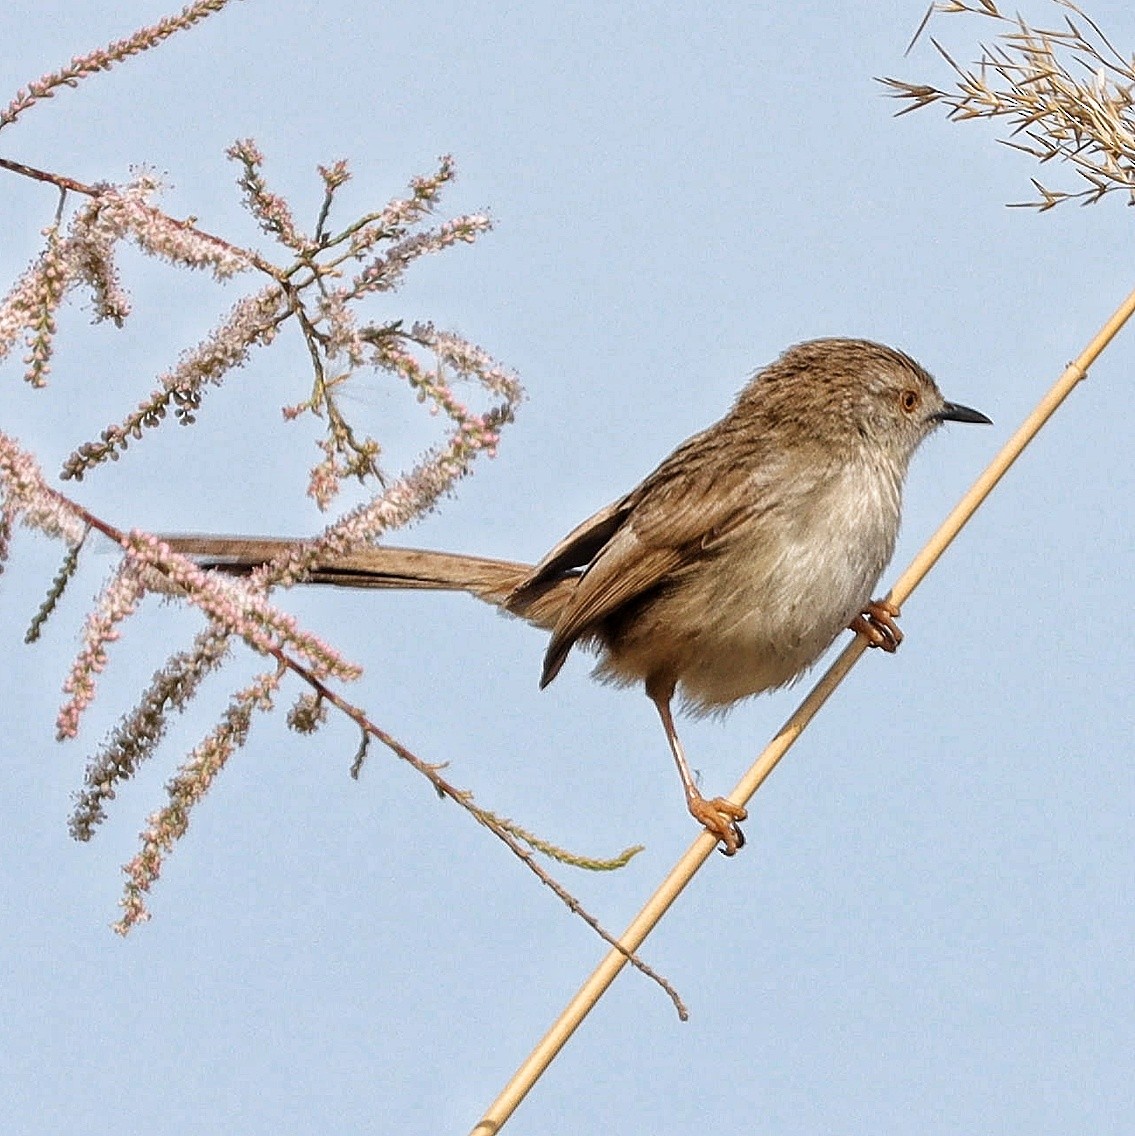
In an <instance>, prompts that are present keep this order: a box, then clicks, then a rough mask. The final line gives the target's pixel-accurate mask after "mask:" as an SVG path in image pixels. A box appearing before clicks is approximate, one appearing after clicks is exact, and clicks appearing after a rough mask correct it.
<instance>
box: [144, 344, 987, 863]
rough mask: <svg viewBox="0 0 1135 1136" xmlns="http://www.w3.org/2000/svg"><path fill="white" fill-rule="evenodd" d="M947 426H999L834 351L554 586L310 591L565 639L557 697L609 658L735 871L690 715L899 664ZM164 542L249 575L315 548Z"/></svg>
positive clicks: (427, 584) (781, 385) (739, 412)
mask: <svg viewBox="0 0 1135 1136" xmlns="http://www.w3.org/2000/svg"><path fill="white" fill-rule="evenodd" d="M946 421H953V422H985V423H988V422H989V419H988V418H986V417H985V415H984V414H981V413H979V412H978V411H976V410H971V409H970V408H969V407H966V406H960V405H958V404H957V403H953V402H947V401H946V400H945V399H944V398H943V397H942V395H941V393H940V392H939V390H938V387H937V386H936V385H935V382H934V380H933V379H932V378H931V376H930V375H929V374H928V373H927V372H926V371H925V370H923V368H922V367H920V366H919V365H918V364H917V363H916V362H915V361H914V360H913V359H911V358H910V357H909V356H907V355H904V354H903V353H902V352H901V351H896V350H894V349H892V348H890V347H884V346H882V345H881V344H878V343H870V342H868V341H866V340H859V339H817V340H813V341H811V342H808V343H801V344H799V345H798V346H796V347H792V348H790V349H789V350H788V351H786V352H785V353H784V354H783V355H782V356H781V357H780V358H779V359H778V360H777V361H776V362H775V363H773V364H771V365H770V366H768V367H766V368H765V369H764V370H762V371H760V372H758V373H757V374H756V375H755V376H754V377H753V379H752V380H751V381H750V382H749V383H748V384H747V385H746V386H745V388H744V389H743V390H742V391H741V393H740V395H739V396H738V397H737V401H736V402H735V403H734V405H733V409H732V410H730V412H729V413H728V414H727V415H726V416H725V417H724V418H722V419H721V420H720V421H719V422H717V423H715V424H714V425H712V426H710V427H709V428H708V429H707V430H703V431H702V432H701V433H700V434H695V435H694V436H693V437H692V438H690V439H689V440H688V441H687V442H685V443H683V444H682V445H681V446H679V447H678V449H676V450H675V451H674V452H673V453H672V454H671V455H670V456H669V457H668V458H667V459H666V460H665V461H663V462H662V464H661V465H660V466H659V467H658V468H657V469H656V470H655V471H654V472H653V473H651V474H650V475H649V476H648V477H647V478H646V480H645V481H643V482H642V483H641V484H639V485H638V486H637V487H636V488H634V489H632V490H631V491H630V493H628V494H627V495H626V496H625V497H621V498H620V499H619V500H618V501H616V502H614V504H611V505H608V506H607V507H606V508H605V509H601V510H600V511H599V512H598V513H596V514H595V515H594V516H593V517H590V518H589V519H588V520H586V521H584V522H583V524H581V525H580V526H579V527H578V528H576V529H574V530H573V531H572V532H570V533H569V534H568V535H567V536H566V537H564V539H563V540H562V541H560V543H559V544H557V545H556V546H555V548H553V549H552V550H551V551H550V552H549V553H548V554H547V556H545V557H544V559H543V560H541V561H540V563H539V564H537V565H536V566H535V567H533V566H532V565H529V564H517V563H513V562H510V561H503V560H491V559H487V558H484V557H478V556H463V555H458V554H452V553H445V552H426V551H420V550H416V549H399V548H384V547H376V548H372V549H367V550H365V551H363V552H359V553H356V554H354V555H352V556H348V557H343V558H341V559H337V560H336V561H334V562H333V563H327V564H319V565H317V566H316V568H315V569H314V571H313V572H312V573H311V576H310V578H309V579H310V581H311V582H313V583H326V584H337V585H341V586H346V587H369V588H429V589H442V590H451V591H465V592H469V593H471V594H472V595H474V596H477V597H478V598H479V599H482V600H485V601H486V602H488V603H491V604H493V605H495V606H496V607H499V608H501V609H502V610H504V611H506V612H508V613H510V614H512V615H516V616H519V617H520V618H522V619H525V620H527V621H528V622H529V623H531V624H534V625H535V626H536V627H540V628H543V629H544V630H547V631H550V632H551V633H552V637H551V640H550V642H549V643H548V647H547V651H546V653H545V655H544V670H543V674H542V675H541V678H540V685H541V687H544V686H547V685H548V683H550V682H551V681H552V679H554V678H555V677H556V675H557V674H558V673H559V671H560V668H561V667H562V666H563V664H564V660H565V659H566V658H567V656H568V653H569V652H570V651H571V649H572V647H573V646H575V644H577V643H581V644H585V645H587V646H591V647H594V648H597V649H598V651H599V656H600V657H599V664H598V666H597V667H596V671H595V673H596V675H597V676H598V677H599V678H601V679H604V680H607V681H611V682H614V683H616V684H619V685H631V684H633V683H640V682H641V683H642V684H643V686H644V688H645V690H646V694H647V696H648V697H649V698H650V700H651V701H652V702H653V703H654V705H655V706H656V707H657V709H658V713H659V716H660V717H661V719H662V725H663V728H664V729H665V731H666V737H667V740H668V741H669V743H670V750H671V752H672V754H673V756H674V760H675V762H676V763H677V766H678V772H679V774H680V776H681V778H682V785H683V787H684V789H685V794H686V802H687V805H688V806H689V810H690V812H691V813H692V814H693V816H694V817H695V818H696V819H697V820H698V821H699V823H701V824H703V825H704V826H705V827H706V828H707V829H708V830H709V831H710V832H711V833H712V834H713V835H714V836H715V837H717V839H718V840H719V841H720V842H721V847H722V851H724V852H725V853H726V854H727V855H732V854H733V853H734V852H736V851H737V849H738V848H740V847H741V846H742V844H743V843H744V836H743V835H742V833H741V829H740V828H739V825H738V822H739V821H742V820H744V819H745V816H746V812H745V809H744V808H742V807H741V806H740V805H737V804H734V803H733V802H732V801H729V800H726V799H725V798H723V797H716V798H714V799H712V800H707V799H706V798H705V797H703V796H702V794H701V793H700V792H699V791H698V788H697V786H696V784H695V783H694V778H693V775H692V773H691V772H690V768H689V765H688V763H687V761H686V758H685V755H684V753H683V751H682V745H681V742H680V741H679V739H678V734H677V731H676V730H675V727H674V720H673V717H672V715H671V702H672V700H673V698H674V695H675V693H676V692H677V693H678V694H679V695H680V697H681V698H682V701H683V704H684V705H685V707H686V708H687V709H689V710H690V711H692V712H693V713H695V714H699V713H711V712H713V711H717V710H723V709H725V708H727V707H729V706H731V705H733V704H734V703H736V702H738V701H740V700H741V699H743V698H748V697H750V696H751V695H754V694H759V693H761V692H762V691H765V690H772V689H774V688H776V687H780V686H784V685H785V684H787V683H789V682H791V681H792V680H793V679H795V678H797V677H798V676H799V675H801V674H802V673H803V672H804V671H806V670H807V669H808V668H809V667H810V666H812V664H813V663H815V662H816V660H817V659H819V657H820V656H821V655H822V654H823V653H824V652H825V651H826V650H827V648H828V647H829V646H830V645H831V643H832V642H833V641H834V640H835V638H836V636H837V635H838V634H839V632H840V631H841V630H843V629H845V628H850V629H851V630H853V631H855V632H856V633H857V634H859V635H862V636H864V637H865V638H866V639H867V640H868V642H869V643H870V645H871V646H873V647H882V648H883V649H884V650H885V651H890V652H893V651H895V650H896V649H897V647H898V645H899V643H900V642H901V640H902V632H901V631H900V630H899V628H898V625H897V624H896V623H895V618H896V617H897V616H898V614H899V613H898V610H897V609H896V608H895V607H894V606H893V605H891V604H888V603H886V602H881V601H873V602H872V601H871V599H870V597H871V591H872V589H873V588H874V587H875V585H876V583H877V582H878V580H879V577H880V575H882V572H883V569H884V568H885V567H886V565H887V563H888V562H889V560H890V558H891V554H892V553H893V551H894V546H895V540H896V538H897V536H898V530H899V520H900V512H901V503H902V489H903V483H904V481H905V479H906V473H907V467H908V465H909V462H910V459H911V457H912V455H913V454H914V451H915V450H916V449H917V448H918V446H919V444H920V443H921V442H922V441H923V439H924V438H926V437H927V436H929V435H930V434H931V433H932V432H933V431H934V430H935V429H937V427H938V426H939V425H940V424H941V423H942V422H946ZM163 539H165V540H166V541H167V543H168V544H169V545H170V546H171V548H173V549H174V550H175V551H178V552H182V553H185V554H187V555H191V556H194V557H197V558H198V559H199V560H200V561H201V563H202V564H203V565H204V566H206V567H211V568H216V569H218V570H221V571H225V572H230V573H247V572H249V571H251V570H252V569H253V568H254V567H256V566H257V565H260V564H263V563H265V562H266V561H269V560H271V559H273V558H274V557H276V556H280V555H283V554H285V553H286V552H287V551H288V549H289V548H290V547H291V546H293V545H294V544H296V543H298V542H295V541H289V540H277V539H253V538H242V537H212V536H167V537H164V538H163Z"/></svg>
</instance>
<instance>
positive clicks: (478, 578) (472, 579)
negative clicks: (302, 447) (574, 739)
mask: <svg viewBox="0 0 1135 1136" xmlns="http://www.w3.org/2000/svg"><path fill="white" fill-rule="evenodd" d="M161 539H162V540H164V541H165V543H166V544H168V545H169V547H170V548H171V549H172V550H173V551H174V552H180V553H182V554H183V555H185V556H191V557H193V558H194V559H195V560H196V561H197V562H198V563H199V564H200V565H201V567H203V568H211V569H215V570H216V571H219V572H227V573H230V574H232V575H242V576H243V575H247V574H248V573H249V572H251V571H252V570H253V569H254V568H258V567H260V565H262V564H266V563H267V562H268V561H270V560H274V559H275V558H277V557H280V556H284V555H286V554H287V553H288V552H289V551H291V549H292V548H294V547H295V546H296V544H298V543H299V542H298V541H292V540H287V539H278V538H258V537H215V536H195V535H189V536H172V535H170V536H162V537H161ZM531 574H532V565H531V564H521V563H518V562H516V561H512V560H494V559H491V558H490V557H487V556H465V555H462V554H459V553H452V552H431V551H428V550H425V549H418V548H384V547H378V548H367V549H363V550H362V551H360V552H356V553H353V554H352V555H350V556H342V557H338V558H336V559H335V560H332V561H328V562H327V563H323V564H316V565H315V567H314V568H313V569H312V570H311V573H310V574H309V576H308V577H307V581H306V582H309V583H313V584H331V585H335V586H337V587H343V588H399V589H424V590H431V591H452V592H468V593H469V594H470V595H473V596H476V597H477V598H478V599H480V600H483V601H484V602H485V603H489V604H492V605H493V606H494V607H498V608H500V609H502V610H503V611H506V612H508V613H509V614H510V615H516V616H519V617H520V618H521V619H524V620H527V622H529V623H531V624H533V625H534V626H536V627H540V628H543V629H544V630H546V631H551V630H552V629H553V628H554V627H555V625H556V623H557V621H558V619H559V616H560V612H561V611H562V610H563V608H564V607H565V606H566V604H567V601H568V598H569V596H570V595H571V590H572V588H573V587H574V584H575V579H576V577H575V575H574V574H572V575H564V576H560V577H558V578H553V579H551V580H541V581H538V582H536V583H529V578H530V576H531ZM525 584H527V585H528V586H526V587H522V585H525Z"/></svg>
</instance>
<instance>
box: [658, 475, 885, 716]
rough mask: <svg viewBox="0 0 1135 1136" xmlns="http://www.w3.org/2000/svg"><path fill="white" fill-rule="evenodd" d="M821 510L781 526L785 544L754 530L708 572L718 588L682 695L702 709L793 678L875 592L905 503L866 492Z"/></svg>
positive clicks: (707, 605)
mask: <svg viewBox="0 0 1135 1136" xmlns="http://www.w3.org/2000/svg"><path fill="white" fill-rule="evenodd" d="M896 506H897V503H896ZM818 513H819V518H820V520H819V523H818V524H810V523H803V524H802V525H801V526H800V527H799V528H798V529H797V530H796V531H795V532H785V531H784V530H783V529H782V530H781V531H780V532H779V533H778V536H779V540H777V541H770V540H769V539H768V534H767V532H760V531H754V533H753V540H752V541H750V542H748V546H747V547H746V544H745V543H742V542H737V543H736V544H735V545H733V546H732V547H731V548H730V549H729V550H728V551H727V552H725V553H724V554H723V558H724V560H725V562H724V563H722V564H721V565H720V568H721V569H722V570H721V571H718V572H715V573H713V575H712V577H709V578H710V579H712V580H713V581H716V587H715V589H714V593H713V594H710V595H704V594H703V595H702V596H701V597H700V599H701V600H702V601H703V604H702V607H701V610H702V611H704V612H706V613H707V615H706V619H705V621H704V624H703V625H702V626H701V627H700V628H699V629H698V631H697V632H696V633H695V634H694V635H692V636H691V637H690V638H689V640H688V641H687V643H686V645H685V650H684V651H683V652H682V656H683V657H682V658H681V661H680V665H679V667H678V671H679V672H680V677H679V687H680V693H681V695H682V697H683V700H684V702H685V703H686V704H687V705H688V706H689V707H690V708H691V709H692V710H694V711H695V712H698V711H702V712H705V711H712V710H714V709H715V708H720V707H724V706H727V705H729V704H730V703H732V702H736V701H738V700H739V699H742V698H747V697H749V696H750V695H753V694H758V693H760V692H761V691H764V690H771V689H774V688H776V687H780V686H784V685H786V684H787V683H790V682H792V680H793V679H795V678H797V677H799V676H800V674H802V673H803V672H804V671H806V670H807V669H808V668H809V667H810V666H812V664H813V663H815V662H816V661H817V660H818V659H819V658H820V656H821V655H822V654H823V653H824V652H825V651H826V650H827V649H828V647H829V646H831V644H832V642H833V641H834V640H835V638H836V637H837V636H838V635H839V633H840V632H841V631H842V630H843V629H844V628H846V627H847V626H848V624H849V623H850V622H851V621H852V620H853V619H854V618H855V616H856V615H858V614H859V613H860V612H861V611H862V610H863V607H864V605H865V604H866V603H867V602H868V600H869V599H870V598H871V591H872V589H873V588H874V587H875V585H876V584H877V582H878V579H879V576H880V575H881V574H882V571H883V568H884V567H885V566H886V563H887V561H888V560H889V559H890V556H891V552H892V550H893V547H894V540H895V535H896V532H897V527H898V526H897V507H894V508H892V507H891V505H890V501H889V500H886V499H885V498H883V495H882V494H879V495H873V494H867V495H862V494H860V495H859V496H858V497H857V498H856V500H855V502H854V506H853V507H850V508H842V509H838V508H837V509H832V508H827V507H824V508H820V509H819V510H818ZM805 520H807V518H805ZM770 546H772V547H775V549H776V551H775V552H774V553H771V554H770V551H769V549H770ZM706 579H707V576H706V575H704V574H703V575H702V577H701V580H702V582H703V583H702V585H701V586H704V581H705V580H706ZM689 586H690V587H691V589H694V590H695V591H696V589H697V588H698V587H699V585H698V584H697V583H696V582H695V581H694V580H691V581H690V585H689ZM682 590H683V589H682V588H681V587H679V589H678V594H677V595H676V597H675V598H676V599H677V600H678V601H679V602H680V601H681V599H682V596H681V592H682ZM687 598H690V599H692V598H694V596H693V595H690V596H688V597H687Z"/></svg>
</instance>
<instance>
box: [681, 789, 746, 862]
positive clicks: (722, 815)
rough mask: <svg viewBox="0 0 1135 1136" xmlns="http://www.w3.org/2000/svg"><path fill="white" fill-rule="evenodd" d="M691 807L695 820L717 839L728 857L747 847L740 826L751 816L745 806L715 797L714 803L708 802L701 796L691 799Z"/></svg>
mask: <svg viewBox="0 0 1135 1136" xmlns="http://www.w3.org/2000/svg"><path fill="white" fill-rule="evenodd" d="M689 807H690V814H691V816H693V818H694V820H696V821H697V822H698V824H701V825H704V826H705V829H706V831H707V832H708V833H709V834H710V836H713V837H716V838H717V840H718V841H719V842H720V844H721V851H722V852H723V853H724V854H725V855H726V856H732V855H734V854H735V853H736V852H737V850H738V849H740V848H743V847H744V846H745V834H744V833H743V832H742V831H741V828H740V825H739V824H738V822H739V821H742V820H747V819H748V816H749V811H748V809H746V808H745V806H744V805H738V804H734V802H733V801H729V800H726V798H725V797H714V798H713V800H712V801H707V800H706V799H705V797H703V796H701V795H700V794H699V795H698V796H694V797H690V799H689Z"/></svg>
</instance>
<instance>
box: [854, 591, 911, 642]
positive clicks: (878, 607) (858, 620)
mask: <svg viewBox="0 0 1135 1136" xmlns="http://www.w3.org/2000/svg"><path fill="white" fill-rule="evenodd" d="M898 615H899V608H898V604H893V603H891V602H890V600H872V601H871V602H870V603H869V604H868V605H867V606H866V607H865V608H864V609H863V611H862V612H860V614H859V615H857V616H856V617H855V618H854V619H853V620H852V621H851V623H850V624H849V625H848V626H849V627H850V628H851V630H852V631H854V632H855V634H856V635H862V636H863V638H864V639H866V640H867V646H868V647H881V648H882V649H883V650H884V651H886V652H887V654H888V655H893V654H894V653H895V652H896V651H897V650H898V649H899V644H900V643H901V642H902V629H901V628H900V627H899V625H898V624H897V623H896V622H895V620H896V619H897V618H898Z"/></svg>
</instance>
